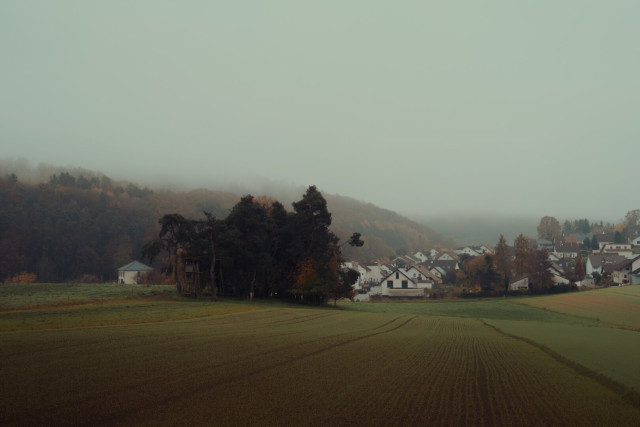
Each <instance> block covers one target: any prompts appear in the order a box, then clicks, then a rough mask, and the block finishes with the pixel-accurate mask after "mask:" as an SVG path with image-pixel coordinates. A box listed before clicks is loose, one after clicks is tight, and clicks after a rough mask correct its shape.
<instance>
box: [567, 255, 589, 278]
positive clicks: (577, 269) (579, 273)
mask: <svg viewBox="0 0 640 427" xmlns="http://www.w3.org/2000/svg"><path fill="white" fill-rule="evenodd" d="M585 277H587V274H586V271H585V268H584V263H583V262H582V257H577V258H576V262H575V265H574V266H573V272H572V274H571V277H570V278H569V280H571V281H572V282H581V281H583V280H584V279H585Z"/></svg>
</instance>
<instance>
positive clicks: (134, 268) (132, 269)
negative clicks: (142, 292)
mask: <svg viewBox="0 0 640 427" xmlns="http://www.w3.org/2000/svg"><path fill="white" fill-rule="evenodd" d="M148 271H153V268H152V267H149V266H148V265H145V264H143V263H141V262H140V261H132V262H130V263H129V264H127V265H123V266H122V267H120V268H119V269H118V283H120V284H123V285H135V284H137V283H138V282H139V281H140V277H142V275H143V274H144V273H146V272H148Z"/></svg>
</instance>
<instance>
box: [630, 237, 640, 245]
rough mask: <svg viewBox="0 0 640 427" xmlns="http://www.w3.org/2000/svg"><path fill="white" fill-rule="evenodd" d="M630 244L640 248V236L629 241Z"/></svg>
mask: <svg viewBox="0 0 640 427" xmlns="http://www.w3.org/2000/svg"><path fill="white" fill-rule="evenodd" d="M631 244H632V245H633V246H640V236H636V237H634V238H632V239H631Z"/></svg>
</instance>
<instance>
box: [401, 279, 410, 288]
mask: <svg viewBox="0 0 640 427" xmlns="http://www.w3.org/2000/svg"><path fill="white" fill-rule="evenodd" d="M408 287H409V282H408V281H407V280H403V281H402V289H407V288H408Z"/></svg>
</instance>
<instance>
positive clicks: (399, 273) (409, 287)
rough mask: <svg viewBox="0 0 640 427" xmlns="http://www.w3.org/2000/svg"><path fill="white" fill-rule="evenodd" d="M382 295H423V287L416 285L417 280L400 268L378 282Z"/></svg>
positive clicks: (395, 296)
mask: <svg viewBox="0 0 640 427" xmlns="http://www.w3.org/2000/svg"><path fill="white" fill-rule="evenodd" d="M380 286H381V288H382V289H381V291H382V296H386V297H390V298H416V297H420V298H421V297H424V296H425V288H421V287H418V282H416V281H414V280H413V279H412V278H411V277H409V276H408V275H407V272H406V271H404V270H401V269H396V270H394V271H393V272H392V273H391V274H390V275H388V276H387V277H385V278H384V279H382V283H380Z"/></svg>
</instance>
